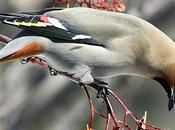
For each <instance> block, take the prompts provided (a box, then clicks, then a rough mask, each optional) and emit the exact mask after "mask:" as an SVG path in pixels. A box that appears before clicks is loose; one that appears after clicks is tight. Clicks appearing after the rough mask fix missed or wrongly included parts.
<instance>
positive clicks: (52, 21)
mask: <svg viewBox="0 0 175 130" xmlns="http://www.w3.org/2000/svg"><path fill="white" fill-rule="evenodd" d="M48 21H49V23H51V24H52V25H53V26H55V27H57V28H60V29H63V30H66V31H67V28H66V27H64V26H63V24H61V22H60V21H59V20H58V19H55V18H51V17H48Z"/></svg>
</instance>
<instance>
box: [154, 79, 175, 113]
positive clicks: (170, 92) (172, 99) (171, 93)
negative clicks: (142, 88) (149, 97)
mask: <svg viewBox="0 0 175 130" xmlns="http://www.w3.org/2000/svg"><path fill="white" fill-rule="evenodd" d="M153 79H154V80H155V81H157V82H158V83H160V85H161V86H162V87H163V88H164V89H165V91H166V94H167V96H168V99H169V103H168V109H169V111H171V110H172V109H173V107H174V104H175V89H174V86H172V87H171V86H170V85H169V83H168V82H167V80H166V79H164V78H162V77H154V78H153Z"/></svg>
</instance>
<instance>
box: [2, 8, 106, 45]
mask: <svg viewBox="0 0 175 130" xmlns="http://www.w3.org/2000/svg"><path fill="white" fill-rule="evenodd" d="M52 10H61V9H60V8H59V9H57V8H56V9H55V8H49V9H45V10H42V11H38V12H29V13H26V12H25V13H24V12H23V13H20V14H18V13H8V14H0V22H1V23H4V24H9V25H11V26H16V27H18V28H22V29H24V30H29V31H32V32H34V33H37V34H39V35H42V36H46V37H50V38H52V39H62V40H67V41H72V42H77V43H83V44H89V45H96V46H103V45H101V44H99V43H97V41H96V40H95V39H93V38H92V37H90V35H89V34H87V33H86V32H82V31H81V30H80V29H79V28H78V27H76V26H75V25H71V24H69V23H67V21H63V20H59V22H60V23H61V24H62V25H63V26H64V27H65V28H66V29H67V30H64V29H61V28H58V27H55V26H33V25H32V24H31V26H30V23H33V24H37V23H38V22H43V21H42V20H41V17H42V16H43V15H40V14H43V13H45V12H47V11H52ZM38 14H39V15H38ZM46 17H47V16H46ZM15 22H18V23H20V25H18V24H16V23H15ZM22 23H23V24H22ZM24 23H26V25H25V24H24ZM27 23H29V25H27ZM77 35H85V36H89V37H90V38H79V39H73V37H75V36H77Z"/></svg>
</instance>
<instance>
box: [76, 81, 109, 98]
mask: <svg viewBox="0 0 175 130" xmlns="http://www.w3.org/2000/svg"><path fill="white" fill-rule="evenodd" d="M79 85H80V86H82V85H84V86H86V85H88V86H90V87H92V88H94V89H96V90H97V98H103V97H105V96H108V95H109V92H108V89H109V86H108V84H107V83H106V82H104V81H100V80H96V79H94V82H93V83H90V84H83V83H79Z"/></svg>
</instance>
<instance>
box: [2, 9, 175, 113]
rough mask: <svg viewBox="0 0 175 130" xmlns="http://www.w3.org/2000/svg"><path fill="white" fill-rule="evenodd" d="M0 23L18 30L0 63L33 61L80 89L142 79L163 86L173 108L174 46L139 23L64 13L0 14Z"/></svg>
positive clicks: (118, 16) (87, 12) (116, 16)
mask: <svg viewBox="0 0 175 130" xmlns="http://www.w3.org/2000/svg"><path fill="white" fill-rule="evenodd" d="M0 22H1V23H3V24H8V25H12V26H16V27H19V28H22V29H23V31H22V32H20V33H19V34H18V35H17V36H16V37H15V38H14V39H13V40H11V41H10V42H9V43H8V44H7V45H6V46H5V47H4V48H2V49H1V50H0V62H1V63H5V62H7V61H11V60H16V59H22V58H29V60H31V59H33V61H36V57H37V58H39V59H42V60H44V61H45V62H46V63H47V65H48V66H49V67H51V68H54V69H55V70H61V71H64V72H66V73H67V74H70V75H72V76H73V77H74V78H76V79H77V80H78V82H79V83H80V84H84V85H90V84H92V83H95V84H97V85H99V86H106V83H104V82H102V81H98V80H97V79H96V78H106V77H113V76H117V75H137V76H142V77H147V78H151V79H154V80H155V81H157V82H159V83H160V84H161V85H162V86H163V88H164V89H165V91H166V93H167V96H168V98H169V104H168V108H169V110H171V109H172V108H173V106H174V104H175V90H174V86H175V60H174V59H175V43H174V42H173V41H172V40H171V39H170V38H169V37H168V36H166V35H165V34H164V33H163V32H161V31H160V30H159V29H157V28H156V27H154V26H153V25H152V24H150V23H148V22H146V21H144V20H142V19H140V18H137V17H134V16H131V15H128V14H122V13H116V12H108V11H101V10H95V9H90V8H69V9H64V10H57V9H53V10H52V9H49V10H47V9H46V10H44V11H41V12H31V13H30V12H28V13H19V14H18V13H9V14H0ZM60 63H61V64H60ZM38 64H41V62H38ZM44 65H45V64H44ZM47 65H46V66H47Z"/></svg>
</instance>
